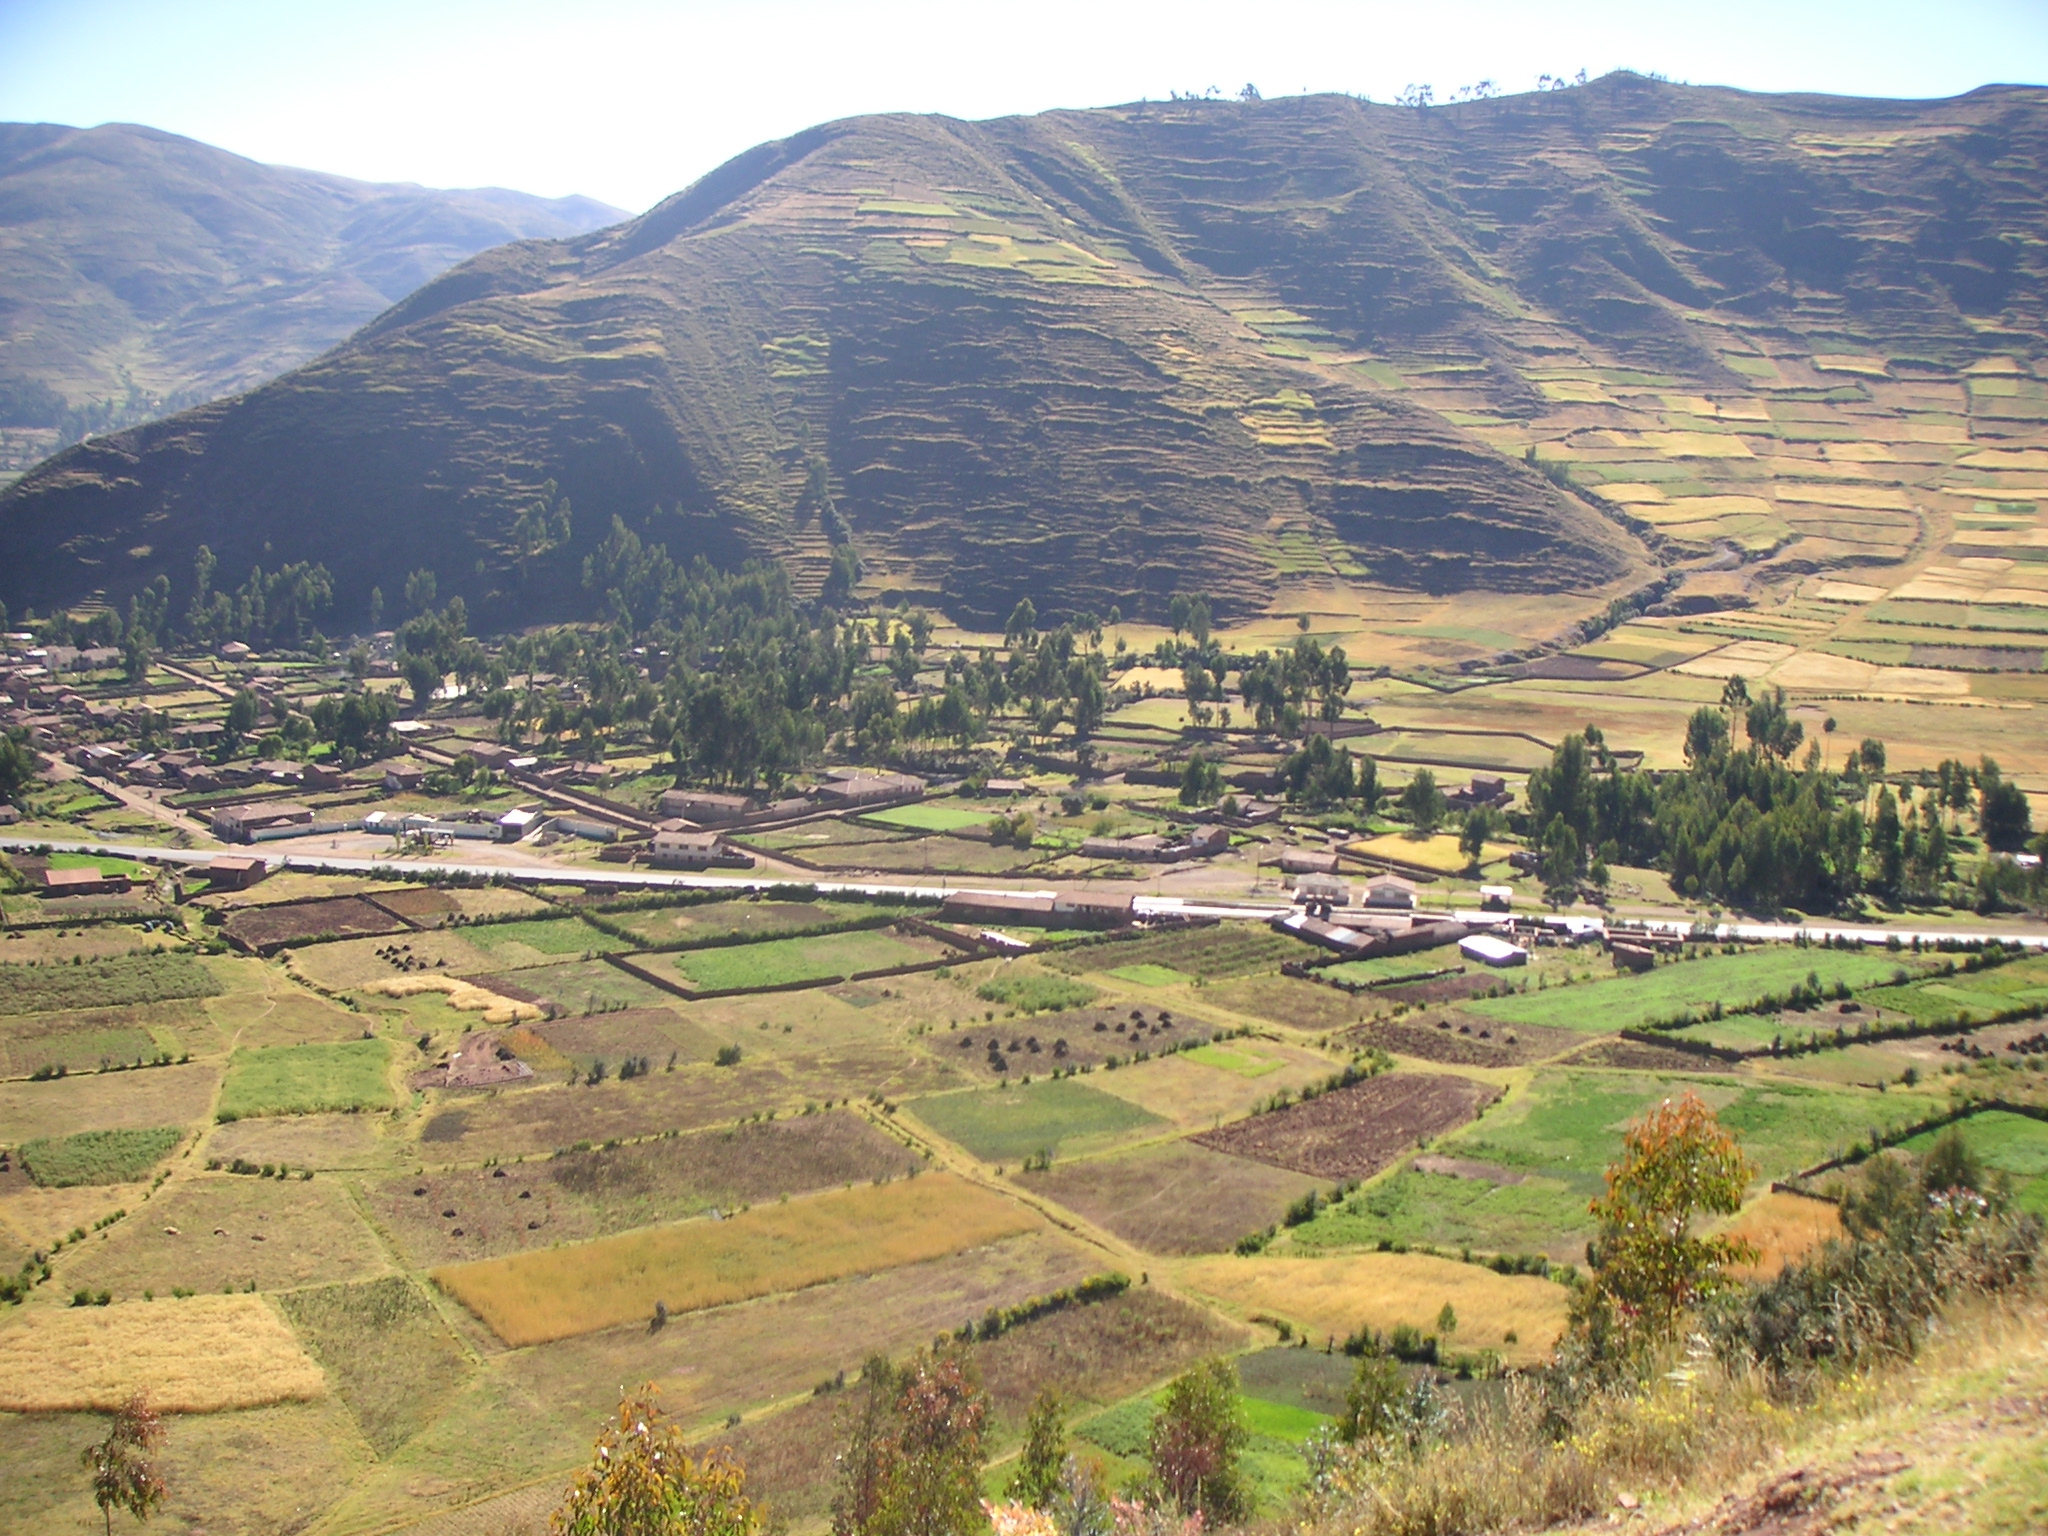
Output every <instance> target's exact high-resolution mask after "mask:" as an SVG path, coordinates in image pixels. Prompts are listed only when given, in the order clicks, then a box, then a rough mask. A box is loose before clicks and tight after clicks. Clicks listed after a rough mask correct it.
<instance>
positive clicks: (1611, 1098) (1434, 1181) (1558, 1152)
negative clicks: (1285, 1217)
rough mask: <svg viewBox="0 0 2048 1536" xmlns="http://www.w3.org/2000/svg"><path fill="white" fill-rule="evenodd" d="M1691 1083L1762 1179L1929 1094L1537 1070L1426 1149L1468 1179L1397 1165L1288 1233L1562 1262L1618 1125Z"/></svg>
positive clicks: (1898, 1116)
mask: <svg viewBox="0 0 2048 1536" xmlns="http://www.w3.org/2000/svg"><path fill="white" fill-rule="evenodd" d="M1687 1089H1691V1090H1693V1091H1695V1092H1697V1093H1698V1094H1699V1096H1700V1097H1701V1098H1702V1099H1704V1100H1706V1102H1707V1103H1708V1104H1709V1105H1711V1106H1713V1107H1714V1108H1715V1109H1716V1110H1717V1111H1718V1112H1719V1114H1720V1117H1721V1123H1722V1124H1723V1125H1725V1126H1727V1127H1728V1129H1729V1130H1731V1131H1732V1132H1734V1133H1735V1135H1736V1136H1737V1137H1738V1138H1739V1139H1740V1140H1741V1142H1742V1145H1743V1148H1744V1150H1745V1151H1746V1152H1747V1153H1748V1154H1749V1156H1750V1157H1751V1158H1752V1159H1753V1160H1754V1161H1755V1163H1756V1165H1757V1169H1758V1176H1759V1178H1762V1179H1773V1178H1784V1177H1786V1176H1788V1175H1790V1174H1793V1173H1796V1172H1798V1171H1799V1170H1801V1169H1804V1168H1807V1167H1811V1166H1812V1165H1813V1164H1815V1163H1818V1162H1821V1161H1823V1160H1824V1159H1826V1158H1827V1157H1829V1156H1832V1155H1834V1154H1836V1153H1839V1152H1841V1151H1843V1150H1846V1148H1847V1147H1848V1146H1849V1144H1850V1143H1851V1142H1854V1141H1856V1140H1858V1139H1859V1138H1861V1137H1864V1136H1866V1135H1868V1134H1869V1131H1870V1129H1871V1128H1872V1127H1883V1126H1891V1125H1898V1124H1900V1123H1902V1122H1910V1121H1913V1120H1916V1119H1919V1118H1920V1117H1921V1116H1923V1115H1925V1114H1926V1113H1927V1112H1928V1110H1929V1108H1930V1100H1928V1099H1927V1098H1926V1097H1924V1096H1921V1095H1916V1094H1908V1093H1889V1094H1880V1093H1875V1092H1871V1091H1868V1090H1865V1089H1857V1088H1837V1087H1833V1086H1806V1085H1795V1084H1788V1083H1771V1084H1759V1083H1746V1082H1742V1081H1739V1080H1736V1079H1732V1078H1714V1077H1710V1076H1705V1075H1702V1076H1700V1077H1697V1078H1679V1077H1663V1076H1650V1075H1647V1074H1637V1073H1618V1072H1617V1073H1607V1072H1599V1073H1595V1072H1574V1071H1570V1070H1562V1071H1550V1072H1540V1073H1538V1074H1537V1075H1536V1077H1535V1078H1534V1079H1533V1080H1532V1081H1531V1083H1530V1084H1529V1087H1528V1088H1527V1090H1526V1091H1524V1092H1522V1093H1519V1094H1515V1095H1513V1096H1511V1097H1510V1098H1508V1099H1507V1100H1505V1101H1503V1102H1502V1103H1501V1104H1500V1105H1498V1106H1496V1107H1495V1108H1494V1109H1492V1110H1489V1111H1488V1112H1487V1113H1486V1114H1485V1115H1484V1116H1483V1117H1481V1118H1480V1119H1479V1120H1477V1121H1474V1122H1473V1123H1472V1124H1471V1125H1470V1126H1467V1127H1466V1128H1465V1129H1463V1130H1462V1131H1459V1132H1456V1133H1454V1134H1452V1135H1449V1136H1446V1137H1444V1138H1442V1139H1441V1140H1439V1141H1437V1142H1436V1143H1434V1144H1433V1145H1432V1146H1431V1147H1430V1148H1429V1150H1430V1151H1431V1152H1433V1153H1437V1154H1440V1155H1442V1156H1446V1157H1455V1158H1460V1159H1467V1160H1469V1161H1471V1162H1473V1163H1476V1164H1480V1165H1483V1167H1484V1168H1490V1169H1491V1170H1493V1171H1492V1172H1491V1173H1486V1172H1483V1171H1481V1172H1480V1174H1479V1176H1477V1177H1470V1178H1465V1177H1457V1176H1454V1175H1451V1174H1443V1173H1420V1172H1417V1171H1416V1170H1415V1169H1414V1168H1412V1167H1406V1166H1404V1167H1403V1168H1401V1169H1400V1170H1399V1171H1398V1172H1396V1173H1394V1174H1393V1175H1392V1176H1391V1177H1389V1178H1386V1179H1383V1180H1380V1181H1379V1182H1377V1183H1374V1184H1371V1185H1369V1186H1367V1187H1366V1188H1365V1189H1362V1190H1360V1191H1359V1192H1358V1193H1357V1194H1355V1195H1353V1196H1351V1197H1350V1199H1348V1200H1346V1201H1345V1202H1344V1203H1343V1204H1342V1205H1341V1206H1337V1207H1334V1208H1332V1209H1331V1210H1330V1211H1328V1212H1326V1213H1325V1214H1324V1215H1321V1216H1318V1217H1317V1218H1316V1219H1315V1220H1314V1221H1312V1222H1310V1223H1309V1224H1308V1225H1306V1226H1303V1227H1297V1228H1296V1229H1295V1231H1294V1241H1295V1242H1296V1243H1297V1244H1298V1245H1299V1246H1301V1247H1302V1248H1303V1249H1305V1250H1308V1251H1315V1250H1318V1249H1331V1248H1346V1247H1354V1246H1358V1245H1361V1244H1369V1243H1376V1242H1378V1241H1380V1240H1382V1239H1392V1240H1395V1241H1399V1242H1406V1243H1433V1244H1437V1245H1439V1246H1445V1247H1458V1246H1461V1245H1466V1244H1469V1245H1471V1246H1472V1247H1474V1248H1479V1249H1483V1250H1486V1251H1490V1252H1537V1251H1540V1252H1548V1253H1551V1254H1553V1255H1554V1256H1556V1257H1559V1258H1570V1257H1572V1256H1573V1254H1574V1253H1575V1251H1576V1250H1577V1249H1578V1248H1579V1247H1580V1246H1581V1245H1582V1244H1583V1242H1584V1239H1585V1238H1586V1237H1587V1236H1590V1235H1591V1230H1592V1229H1591V1226H1590V1223H1589V1219H1588V1216H1587V1210H1586V1206H1587V1202H1588V1201H1590V1200H1591V1199H1592V1198H1593V1197H1594V1196H1595V1195H1597V1194H1598V1193H1599V1192H1600V1189H1601V1174H1602V1172H1603V1170H1604V1169H1605V1168H1606V1167H1607V1165H1608V1163H1609V1162H1611V1161H1612V1160H1613V1158H1614V1155H1615V1153H1616V1152H1617V1151H1618V1150H1619V1148H1620V1145H1621V1134H1622V1132H1623V1130H1624V1129H1626V1127H1627V1126H1628V1124H1629V1122H1630V1121H1631V1120H1633V1119H1635V1118H1636V1117H1637V1116H1638V1115H1641V1114H1642V1113H1643V1112H1644V1111H1646V1110H1648V1109H1650V1108H1651V1107H1653V1106H1654V1105H1655V1104H1656V1103H1657V1102H1658V1101H1659V1100H1660V1099H1663V1098H1666V1097H1669V1096H1673V1095H1676V1094H1679V1093H1682V1092H1684V1091H1685V1090H1687Z"/></svg>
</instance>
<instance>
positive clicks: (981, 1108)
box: [910, 1078, 1162, 1163]
mask: <svg viewBox="0 0 2048 1536" xmlns="http://www.w3.org/2000/svg"><path fill="white" fill-rule="evenodd" d="M910 1108H911V1110H912V1112H913V1113H915V1114H916V1115H917V1117H918V1119H920V1120H922V1121H923V1122H924V1123H925V1124H926V1125H928V1126H930V1127H931V1128H932V1129H933V1130H935V1131H937V1132H938V1133H939V1134H940V1135H941V1136H944V1137H946V1138H947V1139H948V1140H950V1141H954V1142H957V1143H959V1144H960V1145H961V1146H963V1147H965V1148H966V1149H967V1150H968V1151H969V1152H971V1153H973V1154H974V1155H975V1156H976V1157H978V1158H981V1159H982V1160H983V1161H984V1162H991V1163H994V1162H1019V1161H1022V1160H1023V1159H1024V1158H1026V1157H1029V1156H1030V1155H1031V1154H1032V1153H1034V1152H1043V1151H1050V1152H1052V1153H1054V1154H1055V1155H1057V1154H1059V1153H1060V1152H1062V1151H1063V1150H1064V1151H1068V1152H1074V1151H1079V1150H1082V1149H1085V1148H1090V1147H1100V1146H1103V1145H1105V1144H1108V1143H1111V1142H1114V1141H1117V1140H1121V1139H1123V1138H1125V1137H1127V1136H1129V1135H1130V1134H1131V1133H1133V1132H1136V1131H1142V1130H1145V1129H1147V1128H1149V1127H1152V1126H1157V1125H1160V1124H1161V1123H1162V1122H1161V1121H1160V1120H1159V1119H1158V1118H1157V1117H1156V1116H1153V1115H1150V1114H1148V1113H1146V1112H1145V1111H1144V1110H1142V1109H1140V1108H1138V1107H1137V1106H1136V1105H1134V1104H1129V1103H1126V1102H1125V1101H1124V1100H1122V1099H1119V1098H1116V1097H1115V1096H1114V1095H1111V1094H1107V1093H1102V1092H1099V1091H1098V1090H1096V1089H1094V1088H1090V1087H1087V1086H1085V1085H1084V1084H1081V1083H1077V1082H1075V1081H1074V1080H1073V1079H1072V1078H1062V1079H1060V1080H1058V1081H1056V1082H1044V1083H1033V1084H1032V1085H1030V1086H1029V1087H1024V1088H998V1089H978V1090H974V1091H971V1092H967V1093H946V1094H938V1095H935V1096H933V1097H931V1098H924V1099H918V1100H915V1101H914V1102H913V1103H912V1104H911V1106H910Z"/></svg>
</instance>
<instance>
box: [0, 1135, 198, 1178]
mask: <svg viewBox="0 0 2048 1536" xmlns="http://www.w3.org/2000/svg"><path fill="white" fill-rule="evenodd" d="M184 1134H185V1133H184V1132H183V1131H182V1130H181V1129H179V1128H178V1127H176V1126H157V1127H154V1128H152V1129H149V1130H138V1131H80V1132H78V1133H77V1134H76V1135H73V1136H61V1137H57V1138H54V1139H52V1138H49V1137H42V1138H39V1139H37V1140H35V1141H31V1142H28V1143H26V1144H24V1145H23V1147H22V1149H21V1161H22V1166H23V1167H25V1168H27V1169H28V1176H29V1177H30V1178H32V1179H34V1180H35V1181H36V1183H38V1184H40V1185H42V1186H43V1187H44V1188H46V1189H65V1188H69V1187H71V1186H73V1185H77V1184H129V1183H133V1182H134V1181H135V1180H137V1179H139V1178H141V1177H142V1176H143V1175H144V1174H146V1173H148V1172H149V1170H150V1169H152V1168H154V1167H155V1166H156V1165H157V1164H158V1163H160V1162H162V1161H163V1160H164V1159H165V1158H166V1157H169V1156H170V1154H171V1149H172V1148H173V1147H175V1146H177V1144H178V1140H179V1138H180V1137H182V1136H183V1135H184Z"/></svg>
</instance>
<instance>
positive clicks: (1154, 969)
mask: <svg viewBox="0 0 2048 1536" xmlns="http://www.w3.org/2000/svg"><path fill="white" fill-rule="evenodd" d="M1106 974H1108V975H1111V976H1114V977H1115V978H1116V979H1117V980H1118V981H1129V982H1135V983H1137V985H1139V986H1141V987H1173V986H1179V985H1180V984H1182V983H1183V982H1191V981H1193V980H1194V979H1195V978H1194V977H1192V976H1190V975H1189V974H1188V973H1187V972H1186V971H1176V970H1175V969H1174V968H1173V967H1172V966H1170V965H1120V966H1118V967H1117V968H1116V969H1115V970H1113V971H1110V972H1107V973H1106Z"/></svg>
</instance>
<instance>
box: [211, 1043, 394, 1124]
mask: <svg viewBox="0 0 2048 1536" xmlns="http://www.w3.org/2000/svg"><path fill="white" fill-rule="evenodd" d="M390 1067H391V1050H390V1047H389V1046H387V1045H386V1044H385V1043H384V1042H383V1041H382V1040H344V1041H340V1042H338V1043H334V1044H328V1045H272V1046H265V1047H263V1048H261V1049H258V1050H253V1051H250V1050H243V1051H236V1052H235V1054H234V1055H233V1057H231V1058H230V1059H229V1062H228V1076H227V1081H226V1082H225V1083H223V1084H222V1085H221V1092H220V1104H219V1106H218V1108H217V1109H216V1110H215V1112H214V1117H215V1118H216V1119H218V1120H221V1121H228V1120H242V1119H247V1118H249V1117H251V1116H254V1115H312V1114H319V1113H321V1112H322V1111H325V1110H337V1109H382V1108H384V1107H385V1106H387V1105H389V1104H392V1103H394V1102H395V1099H394V1096H393V1094H392V1090H391V1082H390V1077H389V1073H390Z"/></svg>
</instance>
